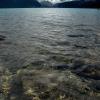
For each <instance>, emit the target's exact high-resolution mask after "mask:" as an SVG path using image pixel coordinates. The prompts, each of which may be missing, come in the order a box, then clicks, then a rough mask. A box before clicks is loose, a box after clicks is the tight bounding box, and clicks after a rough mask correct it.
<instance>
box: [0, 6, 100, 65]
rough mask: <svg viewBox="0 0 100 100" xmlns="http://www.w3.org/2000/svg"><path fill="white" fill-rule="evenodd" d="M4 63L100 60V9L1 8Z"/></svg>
mask: <svg viewBox="0 0 100 100" xmlns="http://www.w3.org/2000/svg"><path fill="white" fill-rule="evenodd" d="M0 35H3V36H6V39H5V40H4V41H0V66H4V67H22V66H25V65H27V64H30V63H33V64H34V66H39V65H41V66H50V65H55V64H64V63H66V62H67V61H68V60H72V59H85V60H86V61H87V62H99V61H100V10H98V9H68V8H65V9H59V8H36V9H35V8H32V9H30V8H29V9H0Z"/></svg>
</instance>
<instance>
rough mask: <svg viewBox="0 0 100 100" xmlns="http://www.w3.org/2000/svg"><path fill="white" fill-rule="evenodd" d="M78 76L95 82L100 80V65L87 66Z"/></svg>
mask: <svg viewBox="0 0 100 100" xmlns="http://www.w3.org/2000/svg"><path fill="white" fill-rule="evenodd" d="M78 75H80V76H82V77H85V78H91V79H95V80H100V66H99V65H85V67H84V68H83V70H81V71H80V72H79V73H78Z"/></svg>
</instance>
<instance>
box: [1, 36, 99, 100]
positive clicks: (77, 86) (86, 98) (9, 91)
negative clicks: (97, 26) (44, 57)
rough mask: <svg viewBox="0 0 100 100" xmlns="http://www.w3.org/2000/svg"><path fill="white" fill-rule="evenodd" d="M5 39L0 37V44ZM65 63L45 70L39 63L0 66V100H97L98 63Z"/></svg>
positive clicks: (72, 60)
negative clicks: (16, 66) (14, 66)
mask: <svg viewBox="0 0 100 100" xmlns="http://www.w3.org/2000/svg"><path fill="white" fill-rule="evenodd" d="M72 37H75V36H72ZM5 39H6V37H5V36H2V35H0V45H1V42H2V41H4V40H5ZM65 61H66V63H65V64H58V65H57V64H56V65H52V66H48V67H47V66H46V67H45V66H42V63H43V62H42V61H37V62H35V63H30V64H29V65H26V66H21V67H19V68H12V67H11V68H10V67H8V68H5V67H3V66H0V100H100V62H92V63H90V62H87V61H85V60H82V59H65Z"/></svg>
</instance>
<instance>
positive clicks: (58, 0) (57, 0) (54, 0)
mask: <svg viewBox="0 0 100 100" xmlns="http://www.w3.org/2000/svg"><path fill="white" fill-rule="evenodd" d="M38 1H51V2H53V3H57V2H61V1H72V0H38Z"/></svg>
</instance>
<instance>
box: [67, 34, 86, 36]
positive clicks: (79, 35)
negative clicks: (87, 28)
mask: <svg viewBox="0 0 100 100" xmlns="http://www.w3.org/2000/svg"><path fill="white" fill-rule="evenodd" d="M67 36H68V37H84V35H82V34H77V35H74V34H70V35H67Z"/></svg>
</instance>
